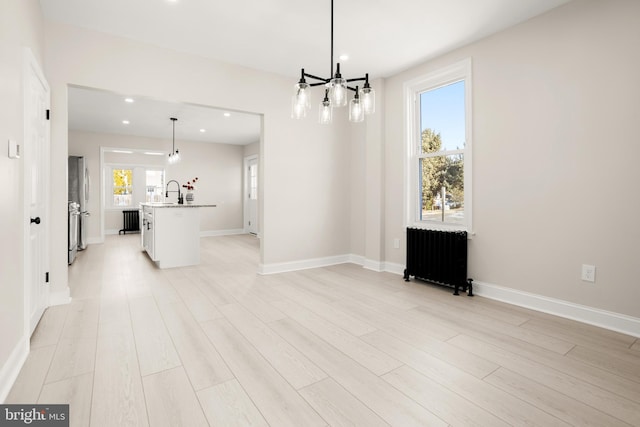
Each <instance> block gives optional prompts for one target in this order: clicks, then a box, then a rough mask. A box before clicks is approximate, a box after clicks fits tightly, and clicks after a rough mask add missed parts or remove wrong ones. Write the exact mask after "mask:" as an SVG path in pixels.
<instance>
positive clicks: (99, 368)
mask: <svg viewBox="0 0 640 427" xmlns="http://www.w3.org/2000/svg"><path fill="white" fill-rule="evenodd" d="M115 390H117V392H114V391H115ZM115 425H117V426H131V427H134V426H147V425H148V420H147V409H146V405H145V400H144V392H143V390H142V379H141V377H140V368H139V366H138V358H137V356H136V347H135V340H134V338H133V331H132V330H131V327H130V326H129V329H123V330H121V331H118V332H117V333H104V334H98V346H97V349H96V366H95V376H94V383H93V396H92V400H91V426H92V427H97V426H105V427H110V426H115Z"/></svg>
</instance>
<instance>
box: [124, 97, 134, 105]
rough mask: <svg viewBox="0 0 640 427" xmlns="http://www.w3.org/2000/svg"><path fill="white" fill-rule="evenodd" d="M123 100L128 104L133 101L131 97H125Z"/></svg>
mask: <svg viewBox="0 0 640 427" xmlns="http://www.w3.org/2000/svg"><path fill="white" fill-rule="evenodd" d="M124 102H128V103H129V104H131V103H133V102H134V100H133V98H125V99H124Z"/></svg>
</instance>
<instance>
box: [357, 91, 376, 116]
mask: <svg viewBox="0 0 640 427" xmlns="http://www.w3.org/2000/svg"><path fill="white" fill-rule="evenodd" d="M360 99H361V101H362V106H363V108H364V113H365V114H373V113H375V112H376V92H375V91H374V90H373V89H372V88H370V87H365V88H363V89H362V90H361V91H360Z"/></svg>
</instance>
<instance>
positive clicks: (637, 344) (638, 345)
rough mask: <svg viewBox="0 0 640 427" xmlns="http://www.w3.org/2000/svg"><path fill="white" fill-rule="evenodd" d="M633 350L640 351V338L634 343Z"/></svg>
mask: <svg viewBox="0 0 640 427" xmlns="http://www.w3.org/2000/svg"><path fill="white" fill-rule="evenodd" d="M631 350H635V351H640V339H637V340H636V341H635V342H634V343H633V344H632V345H631Z"/></svg>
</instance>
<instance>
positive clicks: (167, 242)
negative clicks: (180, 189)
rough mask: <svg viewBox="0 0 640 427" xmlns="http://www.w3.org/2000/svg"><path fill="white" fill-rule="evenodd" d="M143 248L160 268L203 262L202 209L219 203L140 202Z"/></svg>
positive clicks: (213, 206)
mask: <svg viewBox="0 0 640 427" xmlns="http://www.w3.org/2000/svg"><path fill="white" fill-rule="evenodd" d="M140 206H141V208H142V215H141V217H142V220H141V221H142V224H141V226H140V229H141V230H142V233H141V234H142V236H141V243H142V249H143V250H145V251H146V252H147V254H149V257H150V258H151V260H152V261H154V262H155V263H156V265H157V266H158V267H159V268H172V267H184V266H187V265H197V264H199V263H200V210H201V208H215V207H216V205H204V204H202V205H198V204H191V205H180V204H177V203H140Z"/></svg>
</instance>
